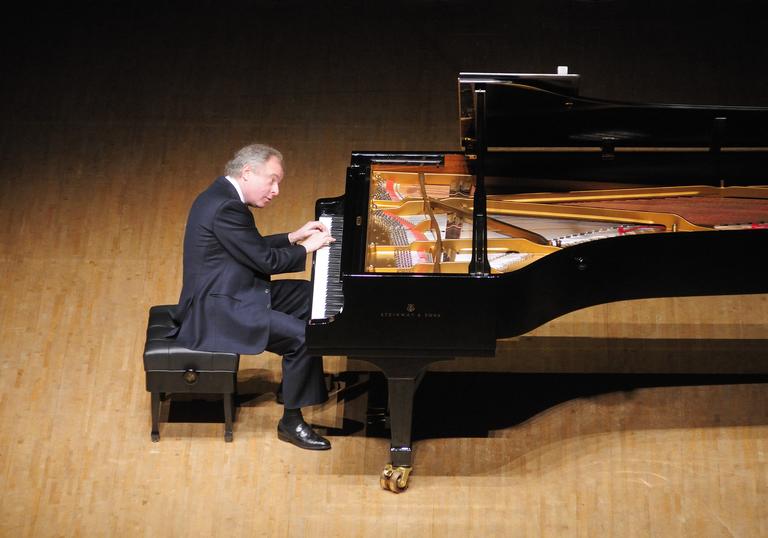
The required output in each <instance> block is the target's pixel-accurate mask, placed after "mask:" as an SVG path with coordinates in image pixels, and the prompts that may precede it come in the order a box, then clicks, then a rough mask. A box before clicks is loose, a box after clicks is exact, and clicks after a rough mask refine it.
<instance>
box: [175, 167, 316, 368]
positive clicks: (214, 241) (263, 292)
mask: <svg viewBox="0 0 768 538" xmlns="http://www.w3.org/2000/svg"><path fill="white" fill-rule="evenodd" d="M306 256H307V251H306V250H305V249H304V247H302V246H301V245H291V244H290V242H289V241H288V234H277V235H269V236H266V237H265V236H262V235H261V234H260V233H259V231H258V230H257V229H256V224H255V222H254V220H253V215H252V214H251V211H250V210H249V209H248V207H247V206H246V205H245V204H244V203H243V202H241V201H240V197H239V196H238V194H237V190H236V189H235V187H234V186H233V185H232V184H231V183H230V182H229V181H228V180H227V179H226V178H225V177H219V178H217V179H216V181H214V182H213V184H211V186H210V187H208V189H207V190H205V191H204V192H202V193H201V194H200V195H199V196H198V197H197V198H196V199H195V201H194V203H193V204H192V208H191V209H190V211H189V218H188V219H187V227H186V231H185V233H184V282H183V285H182V290H181V297H180V298H179V306H178V308H177V311H176V315H175V318H176V321H177V323H179V324H180V328H179V329H177V330H176V331H174V332H172V333H171V334H169V336H174V335H176V341H177V343H178V344H179V345H181V346H184V347H188V348H191V349H200V350H204V351H226V352H230V353H242V354H248V355H255V354H258V353H261V352H262V351H264V348H265V346H266V345H267V340H268V337H269V316H268V315H266V314H267V309H269V308H270V307H271V303H270V288H269V280H270V278H269V276H270V275H273V274H277V273H287V272H293V271H303V270H304V267H305V263H306Z"/></svg>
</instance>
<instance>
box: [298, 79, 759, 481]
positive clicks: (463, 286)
mask: <svg viewBox="0 0 768 538" xmlns="http://www.w3.org/2000/svg"><path fill="white" fill-rule="evenodd" d="M578 81H579V77H578V75H574V74H557V75H535V74H498V73H493V74H489V73H462V74H461V75H460V76H459V81H458V96H459V110H460V131H461V144H462V147H463V150H464V151H463V152H450V151H446V152H412V153H403V152H400V153H397V152H355V153H353V154H352V162H351V164H350V166H349V168H348V169H347V177H346V191H345V193H344V195H343V196H340V197H338V198H329V199H322V200H319V201H318V202H317V206H316V212H317V217H318V218H319V219H321V220H323V221H325V222H326V223H327V224H328V225H329V227H330V228H331V232H332V234H333V235H334V236H335V237H336V238H337V242H336V243H334V244H333V245H332V246H331V247H330V248H327V249H323V250H321V251H318V252H317V253H316V254H315V257H314V261H313V270H312V280H313V287H314V292H313V304H312V320H311V321H310V323H309V326H308V328H307V341H308V345H309V347H310V350H311V351H312V352H313V353H316V354H322V355H343V356H348V357H350V358H354V359H361V360H364V361H367V362H369V363H372V364H373V365H375V366H376V367H378V368H380V369H381V370H382V371H383V373H384V375H385V376H386V379H387V386H388V392H389V411H390V424H391V448H390V455H391V461H390V463H388V464H387V465H386V467H385V468H384V471H383V472H382V475H381V485H382V487H383V488H385V489H389V490H391V491H394V492H399V491H402V490H403V489H405V488H406V487H407V484H408V477H409V474H410V472H411V470H412V463H413V457H412V447H411V444H412V443H411V420H412V408H413V398H414V393H415V391H416V388H417V386H418V383H419V381H420V379H421V376H422V374H423V372H424V371H425V368H426V367H427V365H428V364H430V363H432V362H435V361H440V360H446V359H452V358H454V357H457V356H462V357H466V356H492V355H494V352H495V349H496V340H497V339H500V338H506V337H511V336H517V335H521V334H523V333H525V332H527V331H530V330H531V329H534V328H536V327H538V326H539V325H542V324H544V323H546V322H547V321H550V320H552V319H554V318H556V317H558V316H561V315H563V314H565V313H568V312H571V311H574V310H577V309H580V308H584V307H587V306H591V305H596V304H601V303H607V302H611V301H619V300H625V299H639V298H650V297H673V296H694V295H722V294H749V293H765V292H768V274H767V273H766V269H765V267H766V266H765V259H766V254H765V253H766V252H768V108H756V107H726V106H695V105H679V104H638V103H622V102H614V101H606V100H596V99H590V98H585V97H580V96H579V95H578Z"/></svg>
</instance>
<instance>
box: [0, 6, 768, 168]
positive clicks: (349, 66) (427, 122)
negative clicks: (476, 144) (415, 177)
mask: <svg viewBox="0 0 768 538" xmlns="http://www.w3.org/2000/svg"><path fill="white" fill-rule="evenodd" d="M759 4H760V2H755V1H744V0H736V1H730V2H718V3H702V2H693V1H688V0H683V1H674V2H661V1H648V2H641V1H629V0H613V1H608V0H605V1H600V0H591V1H590V0H581V1H580V0H553V1H550V2H530V1H528V2H512V1H509V2H488V1H477V2H463V1H458V0H453V1H452V0H444V1H438V0H432V1H428V0H422V1H412V2H405V1H390V2H349V1H340V2H311V3H310V2H300V1H291V0H289V1H280V2H277V1H271V2H264V1H262V2H231V1H229V2H227V1H224V2H193V3H191V4H189V3H182V2H157V3H148V2H80V3H74V4H68V5H63V4H62V5H58V6H54V7H42V6H28V7H26V8H24V11H23V12H20V13H15V14H14V13H6V14H4V16H3V23H2V33H3V37H2V39H3V53H2V64H1V65H0V67H1V70H2V73H3V75H2V93H1V94H0V117H1V118H2V121H3V131H4V133H3V139H2V143H3V146H7V145H8V143H9V141H8V137H10V138H13V134H12V131H13V125H14V124H17V125H18V123H19V122H21V123H27V122H42V123H46V122H75V123H80V122H106V123H119V122H126V121H128V122H148V123H152V122H154V123H159V124H161V125H166V124H170V123H178V122H182V123H183V122H195V123H200V124H204V125H205V124H207V125H216V126H222V127H226V125H227V123H228V122H253V123H258V124H260V125H269V126H271V127H272V128H273V129H279V127H280V126H281V125H296V124H303V125H305V127H306V129H307V130H310V131H311V130H312V129H314V128H318V127H319V126H325V127H328V126H332V127H333V128H335V129H339V130H336V131H334V134H335V135H336V139H335V140H334V144H333V146H338V145H341V146H347V145H348V144H352V143H365V144H376V141H375V140H368V139H366V137H365V136H364V135H363V134H362V131H361V126H364V125H366V124H367V125H369V126H370V125H379V126H381V127H382V128H384V129H389V130H391V131H394V132H400V133H401V136H400V137H397V136H396V137H394V139H392V138H390V139H389V144H390V145H391V144H392V143H393V141H394V142H396V145H401V144H400V143H399V142H397V141H399V140H402V144H403V145H404V144H406V143H407V144H409V149H436V148H435V147H434V146H435V144H436V145H437V146H439V149H456V148H457V144H458V141H457V129H458V127H457V110H456V108H457V107H456V95H455V80H456V76H457V74H458V72H460V71H462V70H466V71H499V72H545V73H547V72H554V71H555V69H556V66H557V65H568V66H569V67H570V70H571V72H574V73H579V74H581V75H582V85H581V88H582V94H583V95H589V96H593V97H602V98H609V99H617V100H635V101H658V102H690V103H704V104H750V105H768V91H766V90H768V84H767V83H768V75H766V72H765V68H766V65H768V61H767V60H768V47H766V41H765V35H764V28H765V24H766V22H767V21H766V18H765V16H763V15H758V13H757V7H758V6H759ZM308 5H309V6H310V7H307V6H308ZM410 126H418V132H415V133H412V132H411V131H410V130H409V129H410V128H411V127H410ZM425 126H426V128H425ZM9 131H10V133H9ZM419 141H420V143H419ZM11 145H12V146H14V149H15V150H19V149H24V147H23V146H22V147H18V146H16V145H15V144H11ZM420 146H425V147H420ZM426 146H428V147H426ZM359 149H363V148H359ZM392 149H395V148H392ZM3 157H4V159H8V158H9V155H8V154H7V153H4V154H3ZM11 157H12V156H11ZM342 157H344V158H346V157H348V156H342Z"/></svg>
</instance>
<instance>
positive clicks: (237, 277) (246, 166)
mask: <svg viewBox="0 0 768 538" xmlns="http://www.w3.org/2000/svg"><path fill="white" fill-rule="evenodd" d="M282 162H283V157H282V155H281V154H280V152H279V151H277V150H276V149H274V148H271V147H269V146H264V145H261V144H252V145H249V146H246V147H244V148H242V149H240V150H239V151H237V153H235V155H234V157H233V159H232V160H231V161H229V162H228V163H227V165H226V167H225V174H226V175H225V176H222V177H219V178H217V179H216V180H215V181H214V182H213V183H212V184H211V185H210V186H209V187H208V189H206V190H205V191H204V192H202V193H201V194H200V195H198V197H197V198H196V199H195V201H194V203H193V204H192V208H191V209H190V211H189V217H188V219H187V225H186V231H185V234H184V276H183V285H182V291H181V297H180V299H179V306H178V308H177V312H176V321H177V322H178V324H179V328H178V329H177V330H176V331H174V333H172V334H176V335H177V337H176V341H177V342H178V344H179V345H182V346H185V347H189V348H191V349H198V350H203V351H223V352H230V353H241V354H248V355H256V354H258V353H261V352H262V351H264V350H267V351H270V352H273V353H277V354H279V355H282V356H283V363H282V372H283V381H282V393H283V401H284V413H283V417H282V418H281V419H280V421H279V422H278V425H277V434H278V438H280V439H281V440H283V441H287V442H289V443H292V444H294V445H296V446H298V447H301V448H306V449H310V450H327V449H329V448H331V445H330V443H329V442H328V440H327V439H324V438H323V437H321V436H319V435H318V434H317V433H315V431H314V430H313V429H312V427H311V426H310V425H309V424H307V423H306V422H304V419H303V417H302V414H301V408H302V407H305V406H310V405H316V404H319V403H322V402H324V401H325V400H326V399H327V398H328V394H327V390H326V387H325V382H324V379H323V363H322V357H312V356H310V355H309V354H308V353H307V350H306V346H305V342H304V333H305V326H306V320H307V319H309V298H310V293H311V287H310V284H309V282H307V281H304V280H280V281H275V282H271V281H270V275H274V274H278V273H287V272H295V271H302V270H304V267H305V262H306V256H307V253H310V252H314V251H316V250H317V249H319V248H322V247H324V246H327V245H329V244H330V243H331V242H333V241H334V240H333V238H331V237H330V234H329V232H328V229H327V228H326V227H325V225H323V224H322V223H320V222H316V221H312V222H307V223H306V224H305V225H304V226H302V227H301V228H299V229H298V230H296V231H294V232H291V233H287V234H286V233H283V234H276V235H268V236H262V235H261V234H260V233H259V231H258V229H257V228H256V225H255V221H254V218H253V215H252V213H251V211H250V210H249V209H248V206H250V207H255V208H257V209H260V208H263V207H266V206H267V205H269V203H270V202H271V201H272V199H273V198H274V197H276V196H277V195H278V194H279V192H280V188H279V185H280V182H281V181H282V179H283V174H284V172H283V165H282Z"/></svg>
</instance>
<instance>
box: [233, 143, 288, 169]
mask: <svg viewBox="0 0 768 538" xmlns="http://www.w3.org/2000/svg"><path fill="white" fill-rule="evenodd" d="M270 157H277V160H278V161H280V164H282V163H283V154H282V153H280V152H279V151H277V150H276V149H275V148H272V147H270V146H266V145H264V144H250V145H248V146H245V147H244V148H240V149H239V150H237V152H236V153H235V156H234V157H232V160H231V161H229V162H228V163H227V164H226V166H224V174H225V175H228V176H230V177H240V175H241V174H242V173H243V166H245V165H246V164H250V165H251V166H261V165H262V164H264V163H265V162H267V161H268V160H269V158H270Z"/></svg>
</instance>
